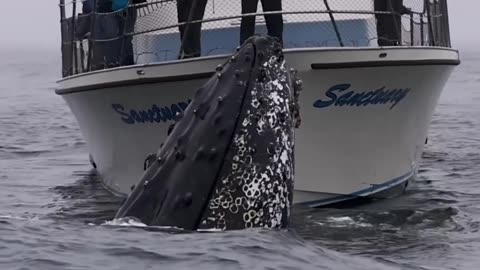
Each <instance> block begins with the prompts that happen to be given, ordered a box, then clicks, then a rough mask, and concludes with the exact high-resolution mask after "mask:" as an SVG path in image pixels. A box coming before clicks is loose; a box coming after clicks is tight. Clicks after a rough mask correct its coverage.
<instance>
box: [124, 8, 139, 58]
mask: <svg viewBox="0 0 480 270" xmlns="http://www.w3.org/2000/svg"><path fill="white" fill-rule="evenodd" d="M136 21H137V10H136V9H135V8H129V9H128V12H127V14H126V22H125V23H126V24H127V25H126V26H125V33H124V40H123V51H122V53H123V55H122V63H121V65H122V66H126V65H133V64H135V56H134V52H133V33H134V32H135V23H136ZM121 26H123V25H121Z"/></svg>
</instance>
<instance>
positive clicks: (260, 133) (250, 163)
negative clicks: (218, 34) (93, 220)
mask: <svg viewBox="0 0 480 270" xmlns="http://www.w3.org/2000/svg"><path fill="white" fill-rule="evenodd" d="M300 90H301V80H300V79H298V78H297V74H296V72H295V70H293V69H288V68H287V64H286V62H285V59H284V57H283V53H282V47H281V45H280V43H279V42H278V41H277V40H276V39H274V38H272V37H268V36H264V37H260V36H253V37H251V38H250V39H248V40H247V41H246V42H245V43H244V44H243V46H242V47H240V48H238V49H237V52H236V53H235V54H234V55H233V56H232V57H231V58H229V59H228V60H227V61H226V62H225V64H224V65H220V66H218V67H217V69H216V72H215V74H214V75H213V76H212V77H211V78H210V79H209V80H208V81H207V82H206V83H205V84H204V85H203V86H202V87H200V88H199V89H197V91H196V92H195V94H194V97H193V98H192V101H191V103H190V105H189V106H188V107H187V109H186V110H185V111H184V112H183V114H179V115H177V119H176V122H175V124H174V126H173V127H172V129H170V130H169V134H168V137H167V139H166V140H165V142H164V144H163V145H162V146H161V147H160V149H159V150H158V152H157V153H156V155H153V156H150V157H149V158H148V164H147V163H146V165H145V166H146V167H147V168H146V171H145V173H144V175H143V177H142V178H141V179H140V181H139V182H138V184H137V185H136V186H135V187H134V188H133V190H132V192H131V193H130V194H129V196H128V197H127V199H126V200H125V201H124V203H123V204H122V206H121V207H120V209H119V210H118V212H117V214H116V218H123V217H132V218H136V219H138V220H139V221H141V222H143V223H144V224H146V225H151V226H152V225H153V226H171V227H177V228H182V229H186V230H204V229H219V230H239V229H245V228H253V227H264V228H285V227H287V226H288V221H289V216H290V211H291V206H292V197H293V185H294V175H295V170H294V148H295V147H294V146H295V145H294V134H295V132H294V131H295V128H297V127H298V126H299V124H300V117H299V103H298V96H299V91H300Z"/></svg>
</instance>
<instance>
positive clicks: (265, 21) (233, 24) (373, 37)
mask: <svg viewBox="0 0 480 270" xmlns="http://www.w3.org/2000/svg"><path fill="white" fill-rule="evenodd" d="M59 1H60V5H59V6H60V16H61V39H62V47H61V48H62V60H63V61H62V62H63V64H62V69H63V70H62V75H63V76H64V77H67V76H71V75H75V74H80V73H84V72H89V71H94V70H99V69H108V68H113V67H119V66H126V65H133V64H137V63H155V62H162V61H166V60H174V59H178V58H182V57H199V56H207V55H219V54H229V53H233V52H234V51H235V49H236V47H238V46H239V45H240V42H239V41H240V32H241V31H245V29H247V28H248V27H251V26H248V23H246V22H247V21H248V20H249V19H248V18H252V16H253V17H254V18H255V20H251V19H250V22H249V23H254V24H255V25H256V26H254V27H255V31H256V32H257V33H264V34H267V33H269V32H272V33H277V34H278V32H279V31H276V30H279V29H281V31H280V32H281V36H280V37H279V38H281V39H282V42H283V45H284V48H305V47H332V46H333V47H344V46H348V47H372V46H440V47H450V46H451V43H450V32H449V21H448V7H447V0H403V1H402V0H355V1H351V0H283V1H282V5H283V8H282V9H281V10H280V9H279V8H276V9H272V7H266V8H265V10H268V11H259V12H253V13H251V12H250V13H245V12H243V14H242V10H241V2H242V1H241V0H221V1H220V0H178V1H175V0H129V1H128V2H129V5H128V6H125V7H122V8H117V10H113V8H111V7H112V1H116V0H71V1H70V2H68V3H66V2H65V0H59ZM85 1H92V3H93V4H94V7H95V8H94V9H93V11H92V12H89V13H86V14H85V13H83V11H84V10H82V9H83V5H82V4H85V3H82V2H85ZM275 1H278V2H280V1H281V0H272V2H275ZM188 2H191V3H192V5H195V6H196V7H195V8H191V7H190V11H192V12H188V5H187V10H182V9H178V8H179V7H182V5H185V3H188ZM259 2H260V1H259ZM81 6H82V8H80V7H81ZM259 6H260V5H259ZM203 7H204V8H205V12H204V13H203V14H201V13H202V12H198V11H199V10H200V11H201V10H203V9H202V8H203ZM184 9H185V7H184ZM195 10H196V11H197V12H195ZM181 13H185V14H187V15H188V16H186V18H183V19H182V16H183V17H185V14H183V15H182V14H181ZM197 13H198V14H197ZM275 16H276V17H275ZM275 18H276V20H274V19H275ZM278 18H281V20H278ZM181 36H182V37H183V38H181ZM190 47H191V48H194V49H195V50H193V51H194V52H195V53H194V54H191V55H189V54H188V53H186V51H188V48H190ZM181 52H182V53H181Z"/></svg>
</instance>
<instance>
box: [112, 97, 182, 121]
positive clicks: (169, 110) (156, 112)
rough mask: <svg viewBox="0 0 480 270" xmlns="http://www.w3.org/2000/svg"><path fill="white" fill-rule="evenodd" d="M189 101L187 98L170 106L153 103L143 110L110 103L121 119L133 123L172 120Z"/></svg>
mask: <svg viewBox="0 0 480 270" xmlns="http://www.w3.org/2000/svg"><path fill="white" fill-rule="evenodd" d="M190 102H191V100H188V101H186V102H179V103H175V104H172V105H170V106H158V105H156V104H154V105H152V106H151V108H149V109H144V110H134V109H130V110H128V109H126V108H125V106H123V105H122V104H112V108H113V110H114V111H115V112H116V113H118V114H119V115H121V116H122V117H121V119H122V121H123V122H125V123H126V124H129V125H133V124H135V123H162V122H164V123H165V122H167V121H173V120H174V119H175V116H176V115H177V113H182V112H184V111H185V110H186V109H187V107H188V105H189V104H190Z"/></svg>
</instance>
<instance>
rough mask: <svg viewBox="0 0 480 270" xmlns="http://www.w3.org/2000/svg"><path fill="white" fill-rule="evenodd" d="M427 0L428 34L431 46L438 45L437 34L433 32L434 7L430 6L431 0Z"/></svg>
mask: <svg viewBox="0 0 480 270" xmlns="http://www.w3.org/2000/svg"><path fill="white" fill-rule="evenodd" d="M434 1H435V0H434ZM425 2H427V16H428V36H429V41H430V46H436V45H435V44H436V42H435V35H434V33H433V26H432V9H431V7H430V0H426V1H425Z"/></svg>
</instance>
